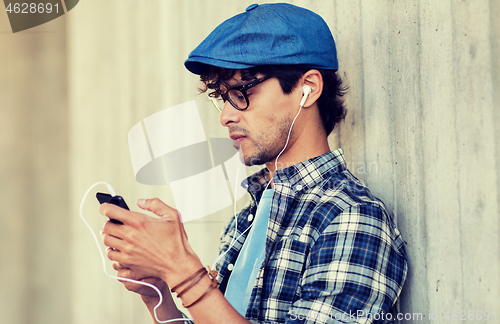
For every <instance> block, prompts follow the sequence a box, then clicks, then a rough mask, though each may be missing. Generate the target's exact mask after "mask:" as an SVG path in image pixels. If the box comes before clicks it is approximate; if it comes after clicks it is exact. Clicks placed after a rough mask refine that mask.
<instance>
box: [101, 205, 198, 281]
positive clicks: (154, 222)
mask: <svg viewBox="0 0 500 324" xmlns="http://www.w3.org/2000/svg"><path fill="white" fill-rule="evenodd" d="M137 205H138V206H139V207H140V208H142V209H144V210H147V211H150V212H153V213H154V214H156V215H157V216H159V218H158V217H152V216H148V215H145V214H142V213H138V212H133V211H129V210H125V209H123V208H120V207H117V206H115V205H112V204H102V205H101V207H100V212H101V214H103V215H105V216H107V217H109V218H112V219H116V220H119V221H121V222H122V223H123V225H118V224H114V223H112V222H110V221H108V222H106V224H105V225H104V228H103V231H102V236H101V237H102V240H103V242H104V244H105V245H106V246H107V247H108V252H107V255H108V258H109V259H110V260H112V261H115V262H117V263H119V264H120V265H121V266H122V267H124V268H129V269H130V270H133V271H134V272H135V273H136V274H141V276H143V277H144V278H147V277H153V278H161V279H163V280H164V281H165V282H166V283H167V284H169V285H170V286H175V285H176V284H178V283H179V282H181V281H182V280H184V279H185V277H186V276H187V275H189V274H191V273H194V272H195V271H196V270H197V269H200V268H201V267H202V264H201V262H200V260H199V258H198V256H197V255H196V254H195V253H194V251H193V250H192V248H191V246H190V245H189V243H188V239H187V235H186V232H185V230H184V226H183V224H182V222H181V220H180V215H179V213H178V212H177V210H175V209H174V208H172V207H170V206H168V205H166V204H165V203H163V202H162V201H161V200H159V199H158V198H154V199H147V200H145V199H140V200H139V201H138V202H137ZM123 270H124V271H125V269H123ZM148 280H149V279H148Z"/></svg>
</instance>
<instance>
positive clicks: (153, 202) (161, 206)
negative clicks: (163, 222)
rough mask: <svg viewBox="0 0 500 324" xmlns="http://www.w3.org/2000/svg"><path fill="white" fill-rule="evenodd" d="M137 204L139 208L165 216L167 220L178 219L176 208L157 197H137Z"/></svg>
mask: <svg viewBox="0 0 500 324" xmlns="http://www.w3.org/2000/svg"><path fill="white" fill-rule="evenodd" d="M137 206H139V207H140V208H142V209H144V210H147V211H150V212H152V213H154V214H156V215H158V216H160V217H166V218H168V219H169V220H173V221H177V220H179V215H178V214H177V210H176V209H174V208H172V207H170V206H169V205H167V204H165V203H164V202H163V201H161V200H160V199H158V198H153V199H139V200H138V201H137Z"/></svg>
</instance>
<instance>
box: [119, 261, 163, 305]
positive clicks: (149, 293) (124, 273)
mask: <svg viewBox="0 0 500 324" xmlns="http://www.w3.org/2000/svg"><path fill="white" fill-rule="evenodd" d="M113 269H115V270H116V271H117V276H118V277H121V278H127V279H133V280H137V281H142V282H147V283H149V284H152V285H154V286H156V288H158V289H159V290H160V292H161V293H162V294H163V295H164V296H166V294H167V293H168V286H167V284H166V283H165V281H163V280H162V279H160V278H155V277H145V276H143V275H141V274H140V273H137V272H136V271H134V270H132V269H130V268H128V267H125V266H123V265H121V264H119V263H118V262H113ZM120 282H121V283H123V285H124V286H125V288H126V289H127V290H128V291H132V292H135V293H137V294H139V295H141V297H142V299H143V300H144V301H146V300H147V301H154V302H156V301H158V300H159V296H158V293H157V292H156V290H154V289H153V288H151V287H148V286H144V285H141V284H138V283H134V282H130V281H125V280H120Z"/></svg>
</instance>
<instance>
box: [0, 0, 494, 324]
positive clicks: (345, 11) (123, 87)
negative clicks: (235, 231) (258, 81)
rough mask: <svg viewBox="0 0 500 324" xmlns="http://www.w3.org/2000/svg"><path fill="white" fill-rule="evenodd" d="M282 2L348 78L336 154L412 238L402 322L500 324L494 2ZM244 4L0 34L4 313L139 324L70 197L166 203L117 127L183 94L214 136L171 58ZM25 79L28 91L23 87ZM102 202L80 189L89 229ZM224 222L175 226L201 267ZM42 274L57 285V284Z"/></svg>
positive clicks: (26, 319)
mask: <svg viewBox="0 0 500 324" xmlns="http://www.w3.org/2000/svg"><path fill="white" fill-rule="evenodd" d="M291 2H292V3H295V4H298V5H300V6H304V7H307V8H309V9H312V10H313V11H315V12H317V13H319V14H320V15H321V16H323V17H324V19H325V20H326V21H327V23H328V24H329V26H330V28H331V30H332V33H333V35H334V37H335V40H336V42H337V46H338V55H339V62H340V70H339V72H340V73H341V75H342V76H343V77H344V78H345V80H346V82H347V84H348V85H349V87H350V90H349V94H348V95H347V96H346V103H347V107H348V110H349V113H348V116H347V118H346V120H345V122H344V123H342V124H341V125H340V127H339V129H337V130H336V131H334V133H333V134H332V136H331V138H330V143H331V146H332V148H336V147H338V146H341V147H342V148H343V149H344V151H345V153H346V160H347V162H348V166H349V168H350V169H351V170H352V171H353V172H354V173H355V174H357V176H358V177H359V178H360V179H362V180H363V181H366V182H367V183H368V185H369V187H370V188H371V189H372V191H373V192H374V193H375V194H376V195H377V196H379V197H380V198H381V199H382V200H384V201H385V202H386V204H387V206H388V208H389V210H390V212H391V213H392V214H393V216H394V218H395V219H396V220H397V223H398V226H399V228H400V230H401V232H402V234H403V236H404V239H405V241H406V242H407V245H406V248H407V252H408V256H409V262H410V273H409V276H408V281H407V284H406V286H405V289H404V291H403V294H402V296H401V300H400V305H399V306H400V310H401V312H402V313H404V314H407V313H410V314H413V313H421V314H422V315H423V316H425V317H424V318H422V320H417V319H415V318H414V319H413V320H407V321H405V320H403V321H402V323H412V322H418V323H430V322H434V323H442V322H443V323H444V322H448V321H447V320H446V319H444V318H443V315H445V314H446V311H447V310H449V311H450V313H449V315H450V318H451V317H452V311H453V310H456V311H458V313H457V315H459V316H460V315H462V314H463V313H462V314H460V313H459V312H460V310H465V311H467V312H468V311H474V312H475V313H474V316H473V317H475V316H476V315H477V311H481V312H483V314H484V311H486V310H488V311H490V312H493V311H496V316H497V319H496V321H493V320H492V319H490V321H489V322H490V323H493V322H496V323H498V322H500V308H499V307H498V306H499V305H500V296H499V295H500V246H499V245H500V240H499V237H500V235H499V234H500V222H499V220H500V217H499V216H500V210H499V208H500V179H499V174H498V173H499V171H500V141H499V133H500V117H499V114H500V113H499V93H500V86H499V79H498V71H499V70H500V53H499V49H500V27H499V23H498V19H499V18H500V2H498V1H496V0H491V1H486V0H477V1H459V0H456V1H450V0H446V1H439V2H438V1H428V0H427V1H425V0H420V1H417V0H414V1H347V0H335V1H334V0H331V1H319V0H310V1H291ZM251 3H253V1H229V0H224V1H222V0H217V1H215V0H209V1H201V0H184V1H180V0H179V1H173V0H172V1H170V0H168V1H167V0H164V1H153V0H152V1H147V3H146V2H144V3H142V2H132V1H105V2H103V1H97V0H93V1H92V0H86V1H82V2H81V3H80V4H79V5H78V6H77V7H76V8H75V9H73V10H72V11H71V12H70V14H68V15H66V16H67V17H63V18H60V19H58V20H55V21H54V22H52V23H50V24H53V25H50V24H47V25H43V26H40V27H37V28H36V29H33V30H32V31H47V30H49V31H55V30H57V31H63V32H62V33H52V34H34V35H32V34H25V35H23V36H22V37H24V38H22V37H21V35H20V34H15V35H11V34H8V33H2V34H0V39H1V43H0V58H1V60H0V61H1V65H0V71H1V72H0V75H1V77H0V82H1V85H2V86H1V87H0V91H1V93H2V98H6V99H3V101H4V102H7V104H5V103H2V104H1V111H0V113H1V117H2V118H0V122H1V123H2V127H0V129H1V131H2V134H4V136H2V137H1V140H0V143H1V146H0V150H1V152H2V153H1V154H2V157H3V158H2V160H1V163H2V165H5V166H4V167H3V168H1V169H0V174H1V175H2V186H1V187H0V190H1V192H2V195H1V197H2V204H1V207H0V208H2V215H4V216H2V218H1V222H2V225H1V226H0V228H1V230H2V235H1V236H0V240H1V241H0V242H1V246H2V247H1V250H0V251H1V253H2V258H1V260H2V261H1V262H2V267H1V270H0V271H1V274H2V276H0V283H1V287H2V289H0V305H1V306H0V307H1V311H0V322H1V323H4V322H5V323H149V322H150V319H149V316H148V314H147V313H146V311H145V309H144V307H143V306H142V305H141V302H140V300H139V298H138V297H137V296H134V295H133V294H131V293H128V292H126V291H125V290H124V289H123V287H121V284H119V283H117V282H115V281H114V280H111V279H109V278H107V277H105V276H104V275H103V273H102V267H101V265H100V259H99V255H98V252H97V250H96V248H95V246H94V243H93V241H92V238H91V236H90V234H89V233H88V230H87V229H86V228H85V227H84V225H83V224H82V222H81V220H80V219H79V215H78V207H79V204H80V200H81V198H82V195H83V193H84V192H85V190H86V189H87V188H88V187H89V186H90V185H91V184H92V183H94V182H96V181H99V180H105V181H108V182H110V183H112V184H113V186H114V187H115V189H116V190H117V191H118V192H119V193H120V194H122V195H123V196H124V197H125V198H126V200H127V201H128V202H129V205H130V206H134V202H135V200H136V199H138V198H141V197H151V196H158V197H160V198H162V199H164V200H165V201H167V202H168V203H171V204H173V199H172V195H171V192H170V189H169V187H168V186H156V187H154V186H146V185H140V184H138V183H137V182H136V181H135V179H134V177H133V173H132V167H131V164H130V162H129V161H130V157H129V152H128V143H127V133H128V131H129V129H130V128H131V127H132V126H133V125H134V124H136V123H137V122H139V121H140V120H142V119H144V118H145V117H147V116H149V115H151V114H153V113H155V112H157V111H159V110H162V109H164V108H168V107H171V106H174V105H176V104H180V103H183V102H186V101H190V100H193V99H195V100H196V101H197V103H198V107H199V112H200V115H201V116H202V119H203V126H204V128H205V131H206V133H207V136H208V137H224V136H226V135H227V131H226V130H225V129H224V128H223V127H221V126H220V125H219V124H218V114H217V112H216V111H215V109H213V108H212V107H210V105H209V104H208V103H207V102H206V100H205V99H204V98H203V97H201V96H197V89H196V88H197V78H196V77H195V76H193V75H190V74H189V72H187V71H186V70H185V69H184V68H183V65H182V63H183V61H184V59H185V58H186V57H187V54H188V53H189V51H191V50H192V49H193V48H194V47H195V46H196V45H197V44H198V43H199V42H200V41H201V40H202V39H203V38H204V37H205V36H206V34H207V33H208V32H209V31H210V30H212V29H213V28H214V27H215V26H216V25H217V24H218V23H220V22H221V21H223V20H224V19H226V18H227V17H230V16H232V15H234V14H236V13H239V12H241V11H243V10H244V9H245V8H246V6H247V5H249V4H251ZM0 16H1V15H0ZM2 24H3V25H2V26H3V27H2V30H7V29H8V26H7V27H6V25H5V22H4V21H2ZM57 24H59V25H57ZM44 26H45V27H44ZM65 26H67V29H65V28H66V27H65ZM44 28H45V29H44ZM65 36H66V39H65V38H64V37H65ZM30 37H31V38H30ZM4 44H5V45H7V46H4ZM34 44H35V45H34ZM37 44H38V45H37ZM34 46H35V47H36V48H37V50H33V47H34ZM54 58H57V62H58V63H55V61H54ZM6 62H9V63H10V62H14V63H12V64H7V63H6ZM28 67H30V68H28ZM35 67H37V68H38V70H37V69H35V70H34V71H36V73H31V74H29V73H27V72H26V71H30V70H29V69H31V70H33V68H35ZM41 67H44V68H41ZM49 67H50V68H49ZM54 73H55V74H54ZM66 75H67V78H66ZM27 87H28V89H30V90H31V93H34V95H30V96H26V95H24V93H23V91H25V90H24V89H26V88H27ZM47 91H49V92H50V91H52V92H51V93H59V94H61V95H62V96H61V97H57V96H43V95H42V93H47ZM37 106H40V107H42V106H43V110H38V109H35V107H37ZM4 107H5V108H4ZM41 111H43V113H44V115H39V114H40V112H41ZM48 120H50V122H47V121H48ZM27 125H29V126H28V127H26V126H27ZM27 129H29V131H27ZM19 143H20V144H19ZM18 144H19V145H18ZM11 152H15V153H11ZM6 156H8V158H4V157H6ZM53 170H56V171H57V172H54V171H53ZM3 179H5V180H3ZM54 179H55V180H54ZM97 189H98V190H106V188H104V187H99V188H97ZM27 190H28V191H29V192H31V193H32V197H34V198H32V200H31V201H29V202H26V199H25V192H26V191H27ZM60 197H65V198H66V199H61V198H60ZM196 199H197V201H202V200H203V199H204V197H196ZM61 201H62V202H61ZM242 203H244V202H240V205H241V204H242ZM97 208H98V205H97V203H96V202H95V201H94V199H93V197H90V198H89V199H88V200H87V203H86V204H85V205H84V214H85V216H86V218H87V219H88V220H89V221H90V223H91V224H92V226H93V227H94V229H95V231H98V230H99V228H100V227H101V226H102V223H103V222H104V219H103V217H102V216H101V215H99V214H98V212H97ZM5 215H7V216H5ZM231 215H232V207H228V208H226V209H225V210H223V211H221V212H219V213H217V214H215V215H211V216H209V217H205V218H202V219H200V220H197V221H193V222H191V223H188V224H186V229H187V232H188V235H189V237H190V241H191V244H192V245H193V247H194V248H195V250H196V251H197V252H198V254H199V255H200V257H201V258H202V261H203V262H204V263H206V264H211V263H212V262H213V260H214V259H215V256H216V247H217V240H218V235H219V232H220V230H221V228H222V226H223V224H224V223H225V222H226V221H227V219H229V217H231ZM6 246H9V247H10V246H12V248H6ZM61 255H63V256H65V257H66V258H64V257H61ZM4 260H6V261H4ZM108 268H109V267H108ZM110 272H111V270H110ZM70 275H71V277H70ZM52 277H57V278H60V279H61V280H62V281H61V283H60V284H58V285H56V286H55V287H56V288H53V287H54V285H51V284H50V281H49V279H50V278H52ZM6 278H8V279H6ZM4 287H7V289H6V290H5V289H4ZM49 287H50V288H52V289H49ZM54 289H55V290H54ZM66 289H70V292H69V293H68V292H67V291H66ZM32 300H34V301H35V305H36V307H34V308H30V309H28V310H26V309H25V305H24V304H23V302H27V301H28V302H31V301H32ZM4 307H5V310H4ZM56 307H57V310H58V311H55V309H56ZM60 309H64V310H65V311H62V312H61V311H59V310H60ZM429 311H430V312H431V313H432V314H435V313H436V312H439V316H440V318H439V320H438V321H436V320H432V321H431V320H429ZM407 316H408V315H407ZM433 316H435V315H433ZM467 316H470V314H469V313H467ZM467 319H468V320H470V319H472V317H470V318H467ZM450 322H454V321H450ZM470 322H473V321H470Z"/></svg>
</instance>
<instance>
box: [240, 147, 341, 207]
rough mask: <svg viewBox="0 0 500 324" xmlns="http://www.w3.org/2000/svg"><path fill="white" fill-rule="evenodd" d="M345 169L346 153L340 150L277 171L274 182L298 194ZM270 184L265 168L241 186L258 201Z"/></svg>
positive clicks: (244, 181)
mask: <svg viewBox="0 0 500 324" xmlns="http://www.w3.org/2000/svg"><path fill="white" fill-rule="evenodd" d="M345 169H347V167H346V163H345V159H344V151H343V150H342V149H341V148H339V149H336V150H334V151H331V152H327V153H325V154H323V155H320V156H317V157H314V158H312V159H309V160H306V161H302V162H299V163H297V164H295V165H292V166H291V167H288V168H285V169H280V170H277V171H276V172H274V176H273V182H274V184H275V185H277V186H280V185H283V186H290V188H292V190H294V191H295V192H297V193H298V192H301V191H304V190H307V189H308V188H312V187H314V186H316V185H317V184H320V183H322V182H323V181H324V180H326V179H328V178H330V177H331V176H332V174H334V173H338V172H341V171H343V170H345ZM268 182H269V170H268V169H267V168H264V169H262V170H260V171H258V172H256V173H254V174H252V175H251V176H250V177H248V178H246V179H245V180H243V182H242V183H241V185H242V186H243V188H245V189H247V190H248V192H249V193H250V194H251V195H252V196H254V197H255V198H256V200H257V201H258V200H260V196H261V195H262V191H264V189H265V188H266V185H267V183H268Z"/></svg>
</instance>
